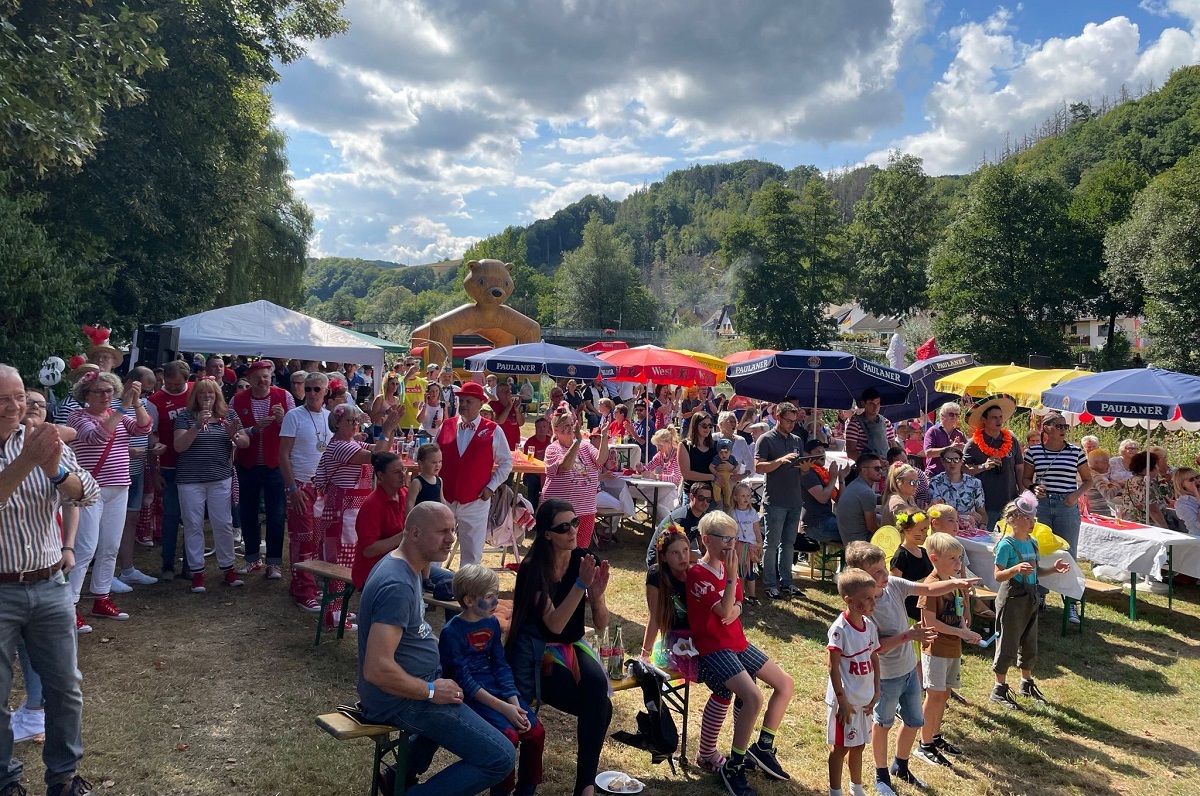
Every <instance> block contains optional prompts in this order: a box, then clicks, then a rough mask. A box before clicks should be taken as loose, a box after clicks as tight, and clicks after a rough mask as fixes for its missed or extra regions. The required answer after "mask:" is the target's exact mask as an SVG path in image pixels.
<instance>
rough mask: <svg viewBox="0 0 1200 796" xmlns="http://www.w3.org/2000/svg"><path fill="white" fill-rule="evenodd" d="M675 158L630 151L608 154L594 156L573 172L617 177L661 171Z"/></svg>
mask: <svg viewBox="0 0 1200 796" xmlns="http://www.w3.org/2000/svg"><path fill="white" fill-rule="evenodd" d="M674 161H675V158H672V157H666V156H653V155H644V154H640V153H634V152H630V153H628V154H625V155H608V156H606V157H600V158H592V159H591V160H586V161H584V162H583V163H580V164H578V165H576V166H575V167H574V168H573V169H571V173H572V174H576V175H578V176H581V177H615V176H617V175H622V174H647V173H654V172H658V171H661V170H662V169H663V168H664V167H666V166H667V164H669V163H673V162H674Z"/></svg>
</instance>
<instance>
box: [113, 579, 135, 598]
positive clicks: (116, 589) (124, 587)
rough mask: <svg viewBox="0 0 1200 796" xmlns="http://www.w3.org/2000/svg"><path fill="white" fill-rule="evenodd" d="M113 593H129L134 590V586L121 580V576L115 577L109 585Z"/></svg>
mask: <svg viewBox="0 0 1200 796" xmlns="http://www.w3.org/2000/svg"><path fill="white" fill-rule="evenodd" d="M108 590H109V592H110V593H112V594H128V593H129V592H131V591H133V587H132V586H130V585H129V584H127V583H124V582H122V581H121V579H120V578H113V579H112V585H111V586H109V587H108Z"/></svg>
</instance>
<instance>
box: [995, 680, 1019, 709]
mask: <svg viewBox="0 0 1200 796" xmlns="http://www.w3.org/2000/svg"><path fill="white" fill-rule="evenodd" d="M992 702H994V703H995V704H997V705H999V706H1000V707H1002V708H1007V709H1008V710H1021V706H1020V705H1019V704H1017V700H1015V699H1013V695H1012V689H1011V688H1009V686H1008V684H1007V683H1003V684H1001V683H996V685H995V686H993V687H992Z"/></svg>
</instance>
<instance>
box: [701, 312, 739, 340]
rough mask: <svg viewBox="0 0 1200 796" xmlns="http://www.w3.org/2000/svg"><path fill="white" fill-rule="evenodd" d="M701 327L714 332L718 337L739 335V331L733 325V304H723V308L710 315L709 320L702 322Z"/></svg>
mask: <svg viewBox="0 0 1200 796" xmlns="http://www.w3.org/2000/svg"><path fill="white" fill-rule="evenodd" d="M700 328H701V330H703V331H705V332H712V333H713V334H715V335H717V336H718V337H737V331H736V330H735V329H734V326H733V305H732V304H725V305H723V306H722V307H721V309H719V310H717V311H716V312H714V313H713V314H712V315H710V316H709V318H708V320H706V321H705V322H704V323H702V324H700Z"/></svg>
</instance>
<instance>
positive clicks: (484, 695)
mask: <svg viewBox="0 0 1200 796" xmlns="http://www.w3.org/2000/svg"><path fill="white" fill-rule="evenodd" d="M453 588H454V598H455V599H456V600H458V604H459V605H461V606H462V607H463V612H462V613H461V614H459V615H458V616H456V617H454V618H453V619H451V620H450V621H449V622H447V623H446V626H445V627H443V628H442V633H441V636H440V637H439V638H438V650H439V651H440V653H441V658H442V671H443V673H444V674H445V676H446V677H449V678H451V679H453V680H454V681H455V682H457V683H458V684H459V686H461V687H462V690H463V702H464V703H466V704H468V705H470V706H471V709H472V710H474V711H475V712H476V713H478V714H479V715H480V716H481V717H482V718H483V719H484V720H485V721H487V722H488V723H489V724H491V725H492V726H493V727H495V728H496V729H498V730H500V732H502V733H504V737H506V738H508V739H509V740H510V741H512V743H513V745H514V746H519V747H520V749H521V757H520V760H519V762H518V763H517V771H516V775H515V777H514V775H513V773H511V772H510V773H509V775H508V778H507V779H506V780H504V782H502V783H500V784H499V785H497V786H496V787H494V788H492V790H491V796H501V795H503V796H509V794H511V793H513V792H514V791H513V786H514V784H515V785H516V792H515V793H516V796H532V794H534V793H535V792H536V791H537V786H538V785H539V784H540V783H541V781H542V750H543V747H544V746H545V740H546V730H545V727H543V725H542V724H541V723H539V722H538V720H537V717H536V716H535V715H534V713H533V711H532V710H530V709H529V706H528V705H524V704H522V703H521V698H520V696H518V694H517V687H516V684H515V683H514V682H513V675H512V669H510V668H509V666H508V661H507V660H506V659H505V657H504V645H503V644H502V643H501V641H502V640H501V638H500V636H501V631H500V623H499V622H498V621H497V620H496V617H495V613H496V606H497V604H498V603H499V593H500V579H499V578H498V577H496V573H495V572H493V571H492V570H490V569H488V568H487V567H484V566H480V565H479V564H467V565H466V566H464V567H462V568H461V569H459V570H458V572H455V573H454V581H453Z"/></svg>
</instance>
